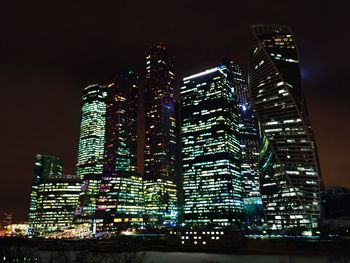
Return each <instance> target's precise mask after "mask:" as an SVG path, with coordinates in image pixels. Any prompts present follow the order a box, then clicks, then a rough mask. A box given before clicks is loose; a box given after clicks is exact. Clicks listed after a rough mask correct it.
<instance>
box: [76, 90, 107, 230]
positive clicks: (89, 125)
mask: <svg viewBox="0 0 350 263" xmlns="http://www.w3.org/2000/svg"><path fill="white" fill-rule="evenodd" d="M106 100H107V91H106V87H104V86H100V85H98V84H94V85H89V86H87V87H86V88H85V89H84V91H83V95H82V107H81V122H80V137H79V149H78V157H77V164H76V168H77V170H76V173H77V175H78V176H80V178H82V189H81V194H80V197H79V203H78V206H77V210H76V217H75V223H77V224H88V225H90V227H91V226H92V221H93V217H94V214H95V209H96V200H97V198H98V192H99V186H100V182H101V177H102V172H103V154H104V142H105V123H106Z"/></svg>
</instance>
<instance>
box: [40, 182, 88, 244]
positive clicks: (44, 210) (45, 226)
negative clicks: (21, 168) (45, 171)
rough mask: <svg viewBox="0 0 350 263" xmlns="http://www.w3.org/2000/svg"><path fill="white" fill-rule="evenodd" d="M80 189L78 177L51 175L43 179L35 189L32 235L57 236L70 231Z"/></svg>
mask: <svg viewBox="0 0 350 263" xmlns="http://www.w3.org/2000/svg"><path fill="white" fill-rule="evenodd" d="M80 189H81V180H80V178H79V177H78V176H71V175H51V176H48V177H46V178H44V179H43V181H42V182H40V183H39V185H38V188H37V206H36V217H35V220H34V222H33V228H34V235H35V236H39V237H51V236H52V237H54V236H59V235H60V233H63V231H64V230H67V229H72V228H74V226H73V218H74V212H75V208H76V205H77V202H78V198H79V194H80Z"/></svg>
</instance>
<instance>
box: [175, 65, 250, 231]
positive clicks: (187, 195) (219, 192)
mask: <svg viewBox="0 0 350 263" xmlns="http://www.w3.org/2000/svg"><path fill="white" fill-rule="evenodd" d="M228 71H229V69H228V67H227V66H225V65H221V66H217V67H214V68H211V69H208V70H205V71H203V72H200V73H197V74H194V75H191V76H188V77H185V78H184V79H183V82H182V87H181V89H180V96H181V106H182V111H181V115H182V127H181V137H182V174H183V197H184V206H183V219H184V223H185V224H186V225H187V226H207V227H212V226H222V227H235V226H240V225H241V223H242V222H243V200H242V196H243V188H242V178H241V173H240V165H241V163H240V155H241V154H240V141H239V126H238V125H239V119H238V107H237V90H236V89H235V87H234V83H233V82H232V81H231V80H230V78H229V73H228Z"/></svg>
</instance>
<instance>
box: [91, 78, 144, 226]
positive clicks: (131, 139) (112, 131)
mask: <svg viewBox="0 0 350 263" xmlns="http://www.w3.org/2000/svg"><path fill="white" fill-rule="evenodd" d="M138 92H139V77H138V76H137V75H136V74H135V73H134V72H133V71H120V72H119V73H118V74H117V76H116V78H115V80H114V82H113V83H111V84H110V85H108V87H107V93H108V96H107V111H106V132H105V149H104V164H103V177H102V180H101V185H100V189H99V199H98V202H97V207H96V231H97V232H113V231H116V230H119V229H123V228H127V227H129V226H136V225H141V224H142V223H143V218H142V211H143V202H142V201H143V189H142V177H141V176H140V175H139V174H138V173H137V112H138Z"/></svg>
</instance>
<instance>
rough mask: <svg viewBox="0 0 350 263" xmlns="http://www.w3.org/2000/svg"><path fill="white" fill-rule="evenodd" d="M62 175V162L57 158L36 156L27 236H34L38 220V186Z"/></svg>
mask: <svg viewBox="0 0 350 263" xmlns="http://www.w3.org/2000/svg"><path fill="white" fill-rule="evenodd" d="M53 175H62V162H61V160H60V159H59V158H57V157H54V156H49V155H42V154H37V155H36V156H35V160H34V174H33V181H32V191H31V193H30V204H29V215H28V224H29V235H31V236H33V235H35V234H36V230H35V225H36V224H37V220H38V191H39V186H40V184H41V183H42V182H43V181H44V180H45V179H46V178H48V177H50V176H53Z"/></svg>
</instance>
